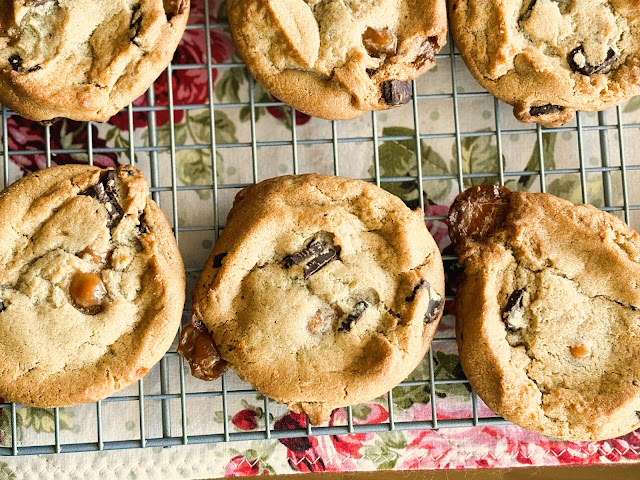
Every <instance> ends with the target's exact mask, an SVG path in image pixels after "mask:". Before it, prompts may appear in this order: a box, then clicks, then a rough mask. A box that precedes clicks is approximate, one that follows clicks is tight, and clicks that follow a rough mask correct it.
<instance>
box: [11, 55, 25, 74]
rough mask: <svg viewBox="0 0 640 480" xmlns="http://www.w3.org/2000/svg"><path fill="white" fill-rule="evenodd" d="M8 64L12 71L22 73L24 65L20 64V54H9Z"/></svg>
mask: <svg viewBox="0 0 640 480" xmlns="http://www.w3.org/2000/svg"><path fill="white" fill-rule="evenodd" d="M9 65H11V68H12V69H13V71H14V72H18V73H24V67H23V66H22V57H21V56H20V55H11V56H10V57H9Z"/></svg>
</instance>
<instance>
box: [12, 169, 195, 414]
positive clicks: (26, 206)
mask: <svg viewBox="0 0 640 480" xmlns="http://www.w3.org/2000/svg"><path fill="white" fill-rule="evenodd" d="M142 217H144V218H145V219H146V231H144V232H142V231H141V229H140V228H139V223H140V218H142ZM184 291H185V278H184V267H183V265H182V260H181V258H180V253H179V252H178V249H177V246H176V243H175V239H174V237H173V233H172V231H171V228H170V226H169V224H168V222H167V220H166V218H165V217H164V215H163V214H162V212H161V211H160V209H159V208H158V207H157V205H156V204H155V203H154V202H153V201H152V200H151V199H150V198H149V187H148V185H147V182H146V181H145V179H144V177H143V176H142V173H141V172H140V171H139V170H137V169H135V168H134V167H131V166H120V167H118V168H117V169H105V170H101V169H100V168H97V167H91V166H87V165H65V166H61V167H54V168H50V169H46V170H41V171H38V172H35V173H33V174H31V175H29V176H28V177H25V178H23V179H22V180H20V181H18V182H16V183H14V184H13V185H11V186H9V187H8V188H7V189H5V190H4V191H3V192H2V194H0V300H1V303H0V307H1V308H0V338H2V342H0V358H2V362H1V365H0V397H3V398H5V399H6V400H7V401H12V402H16V403H21V404H24V405H31V406H37V407H58V406H68V405H75V404H78V403H84V402H90V401H96V400H100V399H103V398H105V397H107V396H109V395H111V394H112V393H113V392H115V391H117V390H120V389H121V388H124V387H126V386H127V385H129V384H130V383H132V382H134V381H135V380H137V379H139V378H140V377H142V376H143V375H144V374H145V373H146V372H147V371H148V370H149V369H150V368H151V367H152V366H153V365H154V364H155V363H156V362H157V361H158V360H159V359H160V358H161V357H162V355H164V353H165V352H166V351H167V350H168V349H169V347H170V346H171V343H172V341H173V339H174V338H175V334H176V332H177V330H178V327H179V325H180V318H181V316H182V307H183V305H184ZM34 322H36V323H37V325H36V324H34Z"/></svg>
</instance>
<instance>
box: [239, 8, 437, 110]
mask: <svg viewBox="0 0 640 480" xmlns="http://www.w3.org/2000/svg"><path fill="white" fill-rule="evenodd" d="M227 9H228V12H229V24H230V27H231V33H232V34H233V39H234V42H235V45H236V47H237V49H238V53H239V54H240V55H241V56H242V57H243V59H244V61H245V63H246V64H247V66H248V68H249V71H250V72H251V74H252V75H253V76H254V77H255V78H256V79H257V80H258V81H259V82H260V83H261V84H262V85H264V86H265V87H266V88H267V90H269V91H270V92H271V93H272V94H273V95H274V96H276V97H277V98H279V99H280V100H282V101H284V102H285V103H287V104H289V105H291V106H293V107H294V108H296V109H297V110H300V111H301V112H304V113H306V114H309V115H313V116H316V117H322V118H328V119H334V120H337V119H347V118H354V117H357V116H359V115H361V114H362V113H364V112H365V111H369V110H381V109H386V108H390V107H393V106H396V105H401V104H403V103H407V102H409V101H410V100H411V98H412V88H411V84H410V83H409V81H410V80H412V79H414V78H417V77H418V76H419V75H421V74H422V73H424V72H426V71H427V70H428V69H430V68H431V67H433V66H434V65H435V55H436V53H438V51H439V50H440V48H442V46H443V45H444V44H445V43H446V31H447V19H446V6H445V1H444V0H401V1H393V0H357V1H348V2H345V1H343V0H324V1H318V0H230V1H228V2H227Z"/></svg>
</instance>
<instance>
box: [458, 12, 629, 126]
mask: <svg viewBox="0 0 640 480" xmlns="http://www.w3.org/2000/svg"><path fill="white" fill-rule="evenodd" d="M449 17H450V21H451V30H452V33H453V37H454V40H455V43H456V46H457V47H458V49H459V51H460V54H461V55H462V58H463V59H464V61H465V63H466V64H467V67H469V70H470V71H471V73H472V74H473V76H474V77H475V79H476V80H477V81H478V82H479V83H480V84H481V85H482V86H483V87H484V88H485V89H487V90H488V91H489V92H491V93H492V94H493V95H495V96H496V97H498V98H499V99H500V100H503V101H504V102H506V103H509V104H511V105H513V112H514V115H515V116H516V118H517V119H518V120H520V121H521V122H536V123H539V124H541V125H545V126H548V127H553V126H559V125H562V124H563V123H566V122H568V121H570V120H571V119H572V118H573V117H574V116H575V112H576V111H588V112H591V111H596V110H604V109H606V108H609V107H613V106H615V105H618V104H619V103H621V102H623V101H625V100H627V99H629V98H631V97H632V96H634V95H638V94H640V57H639V56H638V54H639V51H640V11H639V10H638V4H637V2H636V1H635V0H524V1H523V0H506V1H498V0H452V1H451V2H450V3H449Z"/></svg>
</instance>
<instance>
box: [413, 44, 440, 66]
mask: <svg viewBox="0 0 640 480" xmlns="http://www.w3.org/2000/svg"><path fill="white" fill-rule="evenodd" d="M438 50H440V45H438V38H437V37H429V38H427V39H425V41H424V42H423V43H422V45H421V46H420V51H419V52H418V56H417V57H416V59H415V60H414V62H413V66H414V67H416V68H417V69H418V70H420V69H421V68H422V67H424V65H425V64H426V63H433V62H435V60H436V52H437V51H438Z"/></svg>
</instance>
